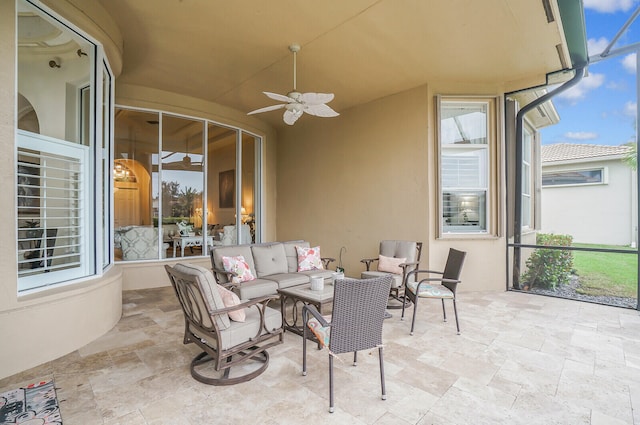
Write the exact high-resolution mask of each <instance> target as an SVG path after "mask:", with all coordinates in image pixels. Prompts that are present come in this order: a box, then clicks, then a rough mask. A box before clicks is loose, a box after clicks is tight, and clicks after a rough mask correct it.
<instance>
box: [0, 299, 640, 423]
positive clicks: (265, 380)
mask: <svg viewBox="0 0 640 425" xmlns="http://www.w3.org/2000/svg"><path fill="white" fill-rule="evenodd" d="M172 291H173V290H172V288H170V287H164V288H155V289H144V290H134V291H125V292H124V294H123V316H122V319H121V320H120V321H119V323H118V324H117V325H116V327H115V328H114V329H112V330H111V331H110V332H108V333H107V334H106V335H104V336H102V337H101V338H99V339H97V340H96V341H94V342H92V343H90V344H89V345H86V346H84V347H82V348H81V349H79V350H77V351H75V352H73V353H71V354H69V355H67V356H64V357H62V358H60V359H57V360H54V361H52V362H49V363H46V364H44V365H41V366H39V367H36V368H33V369H30V370H26V371H24V372H22V373H19V374H17V375H14V376H11V377H8V378H5V379H3V380H2V381H0V392H2V391H6V390H8V389H11V388H14V387H16V386H18V385H21V384H28V383H30V382H33V381H34V380H41V379H45V378H50V377H53V378H54V379H55V384H56V387H58V388H59V389H58V399H59V400H60V401H61V403H60V405H61V413H62V418H63V420H64V424H65V425H73V424H83V425H86V424H111V425H113V424H127V425H138V424H172V425H176V424H185V425H187V424H193V425H196V424H213V423H219V424H222V423H260V424H288V423H291V424H293V423H301V422H308V423H349V424H468V423H474V424H496V423H508V424H569V423H570V424H607V425H612V424H633V423H638V422H640V416H638V410H637V406H638V404H640V384H638V382H640V369H639V368H638V365H640V332H639V331H640V317H638V313H637V312H636V311H634V310H628V309H622V308H616V307H609V306H603V305H598V304H590V303H584V302H577V301H571V300H562V299H557V298H551V297H543V296H536V295H530V294H523V293H517V292H496V291H483V292H463V293H461V294H460V295H459V311H460V321H461V328H462V334H461V335H460V336H457V335H456V332H455V324H454V322H453V321H450V322H447V323H443V322H442V316H441V310H440V305H439V303H438V302H426V303H424V304H421V306H420V307H421V309H420V310H419V311H418V320H419V321H418V324H417V326H416V332H415V334H414V336H410V335H409V327H410V321H407V320H405V321H400V319H399V315H398V314H395V315H394V317H393V318H391V319H388V320H386V321H385V324H384V337H383V340H384V343H385V369H386V377H387V400H385V401H381V400H380V396H379V381H378V379H379V375H378V370H377V355H376V354H375V353H372V354H373V355H367V354H366V353H362V354H363V355H361V356H359V365H358V366H357V367H355V368H354V367H353V366H352V365H351V361H350V357H349V356H341V360H342V361H337V362H336V368H335V373H336V412H335V413H334V414H329V413H328V385H329V383H328V377H327V370H328V368H327V352H326V351H324V350H323V351H317V350H315V349H312V350H309V353H310V355H311V358H310V359H309V373H308V375H307V376H306V377H303V376H302V374H301V361H302V360H301V359H302V344H301V342H302V340H301V338H300V337H299V336H297V335H294V334H292V333H286V334H285V342H284V344H282V345H280V346H277V347H276V348H274V349H271V350H270V354H271V360H270V364H269V367H268V369H267V371H266V372H265V373H264V374H262V375H261V376H259V377H258V378H256V379H255V380H253V381H250V382H247V383H243V384H240V385H235V386H231V387H213V386H207V385H203V384H200V383H198V382H197V381H195V380H194V379H192V378H191V376H190V375H189V362H190V361H191V358H192V357H193V356H194V355H195V354H197V353H196V347H193V346H184V345H183V344H182V332H183V326H184V323H183V318H182V312H181V310H180V309H179V306H178V303H177V300H176V298H175V295H174V293H173V292H172ZM309 347H311V344H310V345H309ZM416 371H419V373H416ZM634 410H635V412H634Z"/></svg>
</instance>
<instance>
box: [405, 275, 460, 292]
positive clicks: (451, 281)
mask: <svg viewBox="0 0 640 425" xmlns="http://www.w3.org/2000/svg"><path fill="white" fill-rule="evenodd" d="M427 282H440V283H456V284H457V283H460V282H462V281H461V280H456V279H445V278H442V277H429V278H426V279H420V282H418V285H417V286H416V293H418V292H420V285H422V284H423V283H427ZM406 285H407V283H406V281H405V286H406ZM453 292H454V294H455V287H454V290H453Z"/></svg>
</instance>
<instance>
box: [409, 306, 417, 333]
mask: <svg viewBox="0 0 640 425" xmlns="http://www.w3.org/2000/svg"><path fill="white" fill-rule="evenodd" d="M417 311H418V297H416V299H415V300H413V318H412V319H411V332H409V335H413V327H414V326H415V324H416V312H417Z"/></svg>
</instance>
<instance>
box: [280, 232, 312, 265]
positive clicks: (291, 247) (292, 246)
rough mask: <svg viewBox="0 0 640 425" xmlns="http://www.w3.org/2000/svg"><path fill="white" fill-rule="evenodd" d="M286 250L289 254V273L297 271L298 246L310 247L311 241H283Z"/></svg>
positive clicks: (286, 253)
mask: <svg viewBox="0 0 640 425" xmlns="http://www.w3.org/2000/svg"><path fill="white" fill-rule="evenodd" d="M282 245H283V246H284V252H285V255H286V256H287V273H295V272H297V271H298V252H297V251H296V246H301V247H304V248H309V246H310V245H309V242H305V241H303V240H297V241H287V242H282Z"/></svg>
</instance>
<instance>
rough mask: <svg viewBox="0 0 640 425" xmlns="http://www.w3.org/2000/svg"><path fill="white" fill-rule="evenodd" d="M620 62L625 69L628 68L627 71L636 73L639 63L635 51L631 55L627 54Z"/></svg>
mask: <svg viewBox="0 0 640 425" xmlns="http://www.w3.org/2000/svg"><path fill="white" fill-rule="evenodd" d="M620 62H621V63H622V66H623V67H624V69H626V70H627V72H629V73H630V74H635V73H636V66H637V64H638V63H637V62H636V54H635V53H631V54H630V55H627V56H625V57H624V59H622V61H620Z"/></svg>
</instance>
